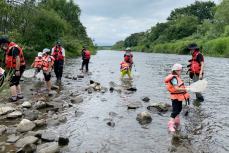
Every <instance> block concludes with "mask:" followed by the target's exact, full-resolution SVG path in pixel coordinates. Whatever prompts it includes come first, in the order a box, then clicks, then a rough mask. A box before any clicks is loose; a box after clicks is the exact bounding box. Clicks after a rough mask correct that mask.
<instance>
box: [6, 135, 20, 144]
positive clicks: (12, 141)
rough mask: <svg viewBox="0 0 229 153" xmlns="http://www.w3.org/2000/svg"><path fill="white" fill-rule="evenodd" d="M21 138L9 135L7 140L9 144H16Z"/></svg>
mask: <svg viewBox="0 0 229 153" xmlns="http://www.w3.org/2000/svg"><path fill="white" fill-rule="evenodd" d="M19 138H20V137H19V136H16V135H15V134H12V135H9V136H8V139H7V140H6V142H8V143H15V142H16V141H17V140H18V139H19Z"/></svg>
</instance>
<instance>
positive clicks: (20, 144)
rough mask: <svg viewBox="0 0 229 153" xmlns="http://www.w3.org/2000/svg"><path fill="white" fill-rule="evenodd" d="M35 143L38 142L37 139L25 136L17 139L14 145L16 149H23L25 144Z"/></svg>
mask: <svg viewBox="0 0 229 153" xmlns="http://www.w3.org/2000/svg"><path fill="white" fill-rule="evenodd" d="M37 141H38V138H37V137H34V136H27V137H24V138H22V139H19V140H18V141H17V142H16V144H15V145H16V147H17V148H22V147H24V146H25V145H27V144H35V143H36V142H37Z"/></svg>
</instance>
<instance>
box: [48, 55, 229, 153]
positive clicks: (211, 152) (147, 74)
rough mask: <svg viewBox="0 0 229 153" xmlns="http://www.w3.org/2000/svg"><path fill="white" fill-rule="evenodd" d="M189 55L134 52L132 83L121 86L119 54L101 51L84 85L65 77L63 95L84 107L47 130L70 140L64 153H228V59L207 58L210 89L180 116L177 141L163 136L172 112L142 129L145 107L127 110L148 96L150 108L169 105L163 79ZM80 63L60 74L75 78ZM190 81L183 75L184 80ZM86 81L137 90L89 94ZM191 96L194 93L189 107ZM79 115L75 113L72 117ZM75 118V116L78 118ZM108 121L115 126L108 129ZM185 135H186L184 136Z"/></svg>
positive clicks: (71, 61) (72, 110)
mask: <svg viewBox="0 0 229 153" xmlns="http://www.w3.org/2000/svg"><path fill="white" fill-rule="evenodd" d="M189 58H190V56H181V55H166V54H152V53H134V62H135V67H133V76H134V77H133V78H134V79H133V81H131V82H128V81H121V80H120V72H119V64H120V62H121V60H122V59H123V52H115V51H99V52H98V53H97V55H95V56H93V57H92V60H91V63H90V65H89V68H90V72H92V75H88V76H86V77H85V78H84V79H82V80H77V81H73V80H68V79H65V78H63V82H64V83H63V89H62V91H61V93H62V94H66V95H67V94H68V93H70V92H73V93H78V92H79V93H82V96H83V97H84V102H83V103H80V104H77V105H76V106H74V107H72V108H70V109H68V110H66V112H65V114H67V116H68V121H67V122H66V123H64V124H62V125H60V126H57V127H49V128H50V129H53V130H56V131H58V132H59V133H62V134H65V135H67V136H68V137H69V139H70V142H69V145H68V146H67V147H65V148H64V151H63V152H66V153H76V152H77V153H85V152H93V153H96V152H98V153H143V152H144V153H167V152H178V153H181V152H182V153H224V152H225V153H226V152H229V141H228V140H229V112H228V110H229V105H228V102H229V95H228V91H229V86H228V82H229V77H228V76H229V71H228V67H229V60H228V59H225V58H212V57H206V58H205V63H206V65H205V78H206V79H207V80H208V88H207V90H206V91H205V92H204V93H203V95H204V97H205V101H204V102H203V103H201V104H199V105H193V104H191V108H190V113H189V115H188V116H187V117H185V116H183V115H181V120H182V127H181V128H182V129H181V132H180V136H179V137H178V138H174V137H173V138H172V136H171V135H170V134H169V133H168V131H167V122H168V120H169V116H170V113H171V112H167V113H165V114H160V113H153V112H151V115H152V118H153V120H152V123H150V124H148V125H145V126H142V125H140V124H139V123H138V122H137V120H136V116H137V114H138V113H140V112H142V111H147V109H146V107H147V106H148V105H149V103H144V102H142V104H143V107H141V108H138V109H136V110H128V109H127V104H128V103H129V102H135V101H141V97H142V96H148V97H149V98H150V103H156V102H164V103H170V99H169V93H168V92H167V91H166V88H165V85H164V83H163V80H164V78H165V76H166V75H167V74H168V73H169V71H170V68H171V66H172V64H174V63H181V64H183V65H187V64H188V63H187V61H188V60H189ZM80 62H81V61H80V59H69V60H68V61H67V65H66V67H65V70H64V71H65V72H64V73H65V74H64V75H72V76H74V75H76V74H77V73H79V68H80ZM182 77H183V79H184V80H185V82H186V83H188V82H189V79H188V77H187V75H185V72H184V73H183V75H182ZM89 80H94V81H97V82H100V83H101V85H102V86H105V87H108V88H109V87H110V84H109V83H110V82H111V81H113V82H115V83H116V84H119V85H121V86H126V85H128V86H129V85H131V86H133V87H136V88H137V91H136V92H134V93H131V94H127V93H125V92H122V93H118V92H113V93H111V92H109V91H108V92H106V93H104V94H102V93H99V92H98V93H96V92H94V93H92V94H88V93H87V92H86V91H83V89H84V87H85V86H86V85H88V84H89ZM193 99H195V96H194V95H193V94H192V103H193ZM76 112H77V113H76ZM76 114H77V115H76ZM110 120H112V121H113V122H114V123H115V126H114V127H110V126H108V125H107V122H108V121H110ZM182 135H184V136H182Z"/></svg>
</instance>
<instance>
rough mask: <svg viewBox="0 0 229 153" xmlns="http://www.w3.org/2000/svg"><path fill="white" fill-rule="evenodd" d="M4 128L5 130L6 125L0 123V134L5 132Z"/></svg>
mask: <svg viewBox="0 0 229 153" xmlns="http://www.w3.org/2000/svg"><path fill="white" fill-rule="evenodd" d="M6 130H7V126H5V125H0V136H1V135H2V134H3V133H5V132H6Z"/></svg>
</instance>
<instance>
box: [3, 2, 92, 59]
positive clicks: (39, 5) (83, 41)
mask: <svg viewBox="0 0 229 153" xmlns="http://www.w3.org/2000/svg"><path fill="white" fill-rule="evenodd" d="M0 8H1V9H0V35H7V36H8V37H9V39H10V40H12V41H15V42H16V43H18V44H20V45H21V46H22V47H23V48H24V53H25V56H26V57H27V58H31V57H34V56H35V54H36V53H37V52H38V51H42V49H43V48H51V47H52V46H53V45H54V44H55V42H56V41H60V42H62V44H63V46H64V48H65V49H66V54H67V56H68V57H73V56H78V55H80V52H81V49H82V46H86V47H87V48H89V49H91V50H93V49H94V45H93V42H92V40H91V39H90V38H89V37H88V36H87V33H86V30H85V27H84V26H83V25H82V23H81V22H80V19H79V17H80V13H81V10H80V8H79V6H78V5H77V4H75V3H74V2H73V0H40V1H39V2H38V1H36V0H25V1H21V0H12V1H11V0H7V1H6V0H0Z"/></svg>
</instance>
